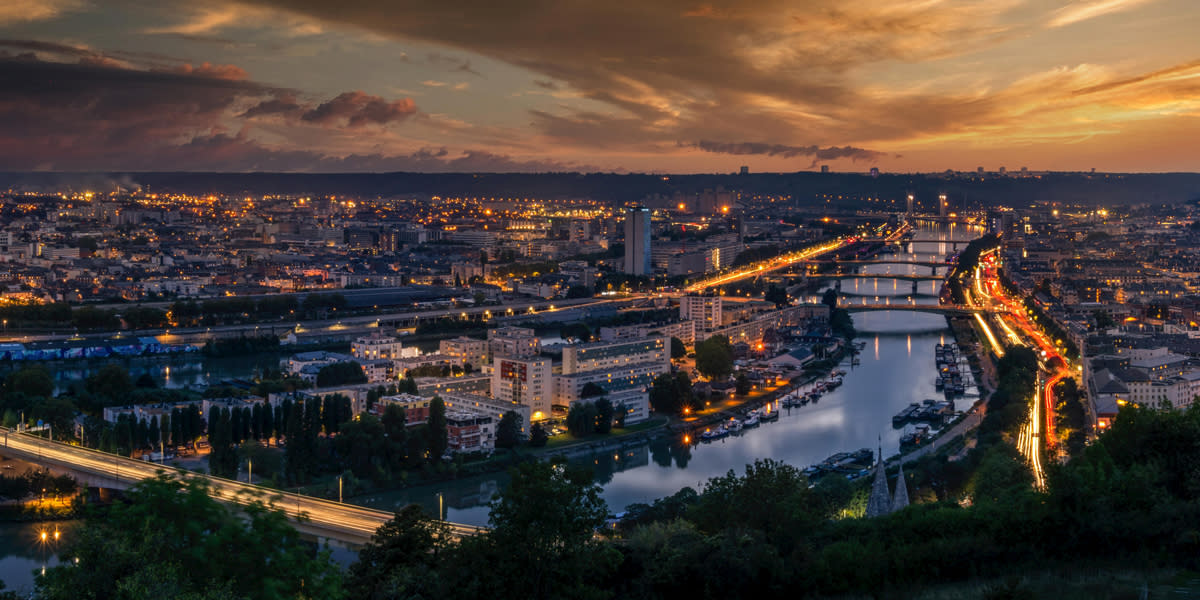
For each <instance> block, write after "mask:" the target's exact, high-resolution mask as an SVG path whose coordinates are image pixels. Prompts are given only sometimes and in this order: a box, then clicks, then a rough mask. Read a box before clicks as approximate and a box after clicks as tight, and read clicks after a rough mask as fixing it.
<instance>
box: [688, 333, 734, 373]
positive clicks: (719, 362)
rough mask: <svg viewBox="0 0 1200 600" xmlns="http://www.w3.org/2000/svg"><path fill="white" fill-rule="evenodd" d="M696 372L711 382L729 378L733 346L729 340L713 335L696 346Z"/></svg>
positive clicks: (731, 369)
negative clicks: (711, 380)
mask: <svg viewBox="0 0 1200 600" xmlns="http://www.w3.org/2000/svg"><path fill="white" fill-rule="evenodd" d="M696 370H698V371H700V374H701V375H704V376H705V377H707V378H709V379H713V380H720V379H725V378H727V377H729V375H730V374H731V373H733V346H732V345H731V344H730V343H729V338H728V337H725V336H723V335H714V336H712V337H710V338H708V339H707V340H704V341H703V342H700V343H698V344H696Z"/></svg>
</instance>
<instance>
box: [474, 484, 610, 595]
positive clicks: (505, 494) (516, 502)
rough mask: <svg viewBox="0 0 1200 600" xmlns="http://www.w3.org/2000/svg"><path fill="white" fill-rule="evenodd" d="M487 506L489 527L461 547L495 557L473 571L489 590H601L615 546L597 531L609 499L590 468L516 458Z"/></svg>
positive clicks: (512, 592) (549, 592) (500, 592)
mask: <svg viewBox="0 0 1200 600" xmlns="http://www.w3.org/2000/svg"><path fill="white" fill-rule="evenodd" d="M490 508H491V513H490V516H489V522H490V524H491V528H492V529H491V531H490V532H488V533H487V534H486V536H483V537H482V538H481V539H480V541H479V542H477V545H469V546H468V548H467V549H465V550H463V552H466V553H474V554H476V556H477V557H479V558H482V557H487V558H490V559H491V560H494V561H496V563H495V565H494V567H493V568H492V569H479V570H477V571H475V572H474V573H472V574H471V576H474V577H478V578H480V582H479V583H480V584H484V583H485V582H486V583H485V584H486V585H487V586H489V587H493V588H494V589H493V595H494V597H497V598H530V599H534V600H538V599H547V598H599V597H602V596H601V593H602V591H601V590H602V589H603V587H604V585H605V583H606V579H607V577H608V576H609V575H610V574H611V573H612V572H613V571H614V569H615V568H616V565H617V564H618V563H619V562H620V552H618V551H617V550H616V549H615V548H613V547H612V546H611V545H609V544H606V543H604V542H602V541H600V540H597V539H596V536H595V532H596V530H597V529H598V528H599V527H600V526H602V525H603V524H604V519H605V517H607V516H608V507H607V506H605V504H604V500H602V499H601V498H600V488H599V486H597V485H595V484H594V483H592V480H591V475H590V473H587V472H583V471H579V470H576V469H571V468H562V467H560V466H557V465H553V464H550V463H547V462H531V463H525V464H522V465H520V466H518V467H516V468H515V469H513V470H512V481H511V482H510V483H509V485H508V487H507V488H506V489H505V490H504V491H502V492H500V494H499V496H498V497H497V499H496V500H494V501H492V503H491V504H490ZM479 555H482V557H481V556H479ZM463 558H470V556H465V557H463ZM452 572H453V571H452ZM456 583H457V582H456ZM468 585H470V582H468ZM477 585H478V584H477ZM472 587H474V586H472Z"/></svg>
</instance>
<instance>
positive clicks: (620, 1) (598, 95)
mask: <svg viewBox="0 0 1200 600" xmlns="http://www.w3.org/2000/svg"><path fill="white" fill-rule="evenodd" d="M253 4H254V5H255V6H259V7H261V6H263V5H264V4H267V5H273V6H275V7H277V8H280V9H283V10H285V11H288V12H290V13H292V14H296V15H302V16H303V17H305V18H312V19H316V20H317V21H320V22H323V23H328V24H334V25H339V24H340V25H350V26H354V27H359V28H363V29H366V30H370V31H372V32H375V33H380V34H383V35H389V36H392V37H394V38H396V39H403V40H423V41H427V42H430V43H436V44H440V45H443V46H449V47H452V48H457V49H460V50H463V51H465V52H471V53H475V54H478V55H481V56H486V57H489V58H492V59H496V60H500V61H504V62H507V63H509V64H511V65H515V66H518V67H521V68H525V69H528V70H530V71H533V72H535V73H538V74H539V75H541V76H542V77H540V78H538V79H537V80H536V81H537V82H540V83H537V84H538V85H540V86H541V87H544V88H545V89H553V88H552V87H551V86H549V85H542V84H543V83H551V82H556V84H561V85H562V86H565V87H569V88H570V89H571V90H572V91H574V92H576V93H578V95H579V96H580V97H582V98H587V99H591V100H595V101H597V102H601V103H603V104H605V105H608V106H610V107H612V108H613V109H614V111H616V112H614V113H613V114H608V115H602V116H601V117H602V118H596V115H598V114H599V111H596V110H594V109H592V108H589V109H588V110H590V111H591V113H586V114H585V113H583V112H579V111H580V109H579V108H577V107H576V108H571V107H563V108H561V109H560V110H559V111H558V112H554V113H553V114H550V113H549V112H547V111H545V110H544V109H543V111H542V114H536V115H534V117H535V118H534V124H535V126H538V127H546V129H544V130H543V131H544V132H546V133H548V134H550V135H552V136H554V137H556V138H557V139H559V140H560V141H563V142H566V141H570V142H572V143H573V144H575V145H577V146H582V147H588V146H593V147H594V146H609V145H610V143H611V140H612V138H613V137H614V136H613V134H612V132H611V130H610V129H607V128H606V127H604V126H603V125H602V124H601V123H602V121H606V120H607V121H613V122H616V123H617V124H618V125H619V126H620V127H621V128H622V129H623V130H624V131H626V132H628V133H631V134H633V136H634V137H635V138H637V139H652V140H654V141H656V142H657V143H660V144H673V143H674V140H680V139H723V138H724V139H729V136H730V134H731V133H732V132H730V131H728V130H727V129H728V128H726V127H725V125H724V124H723V123H724V122H725V121H727V120H728V118H729V115H731V114H739V113H740V114H747V115H753V118H745V119H741V120H743V121H753V122H754V124H755V125H759V126H764V127H769V128H762V129H756V130H755V131H763V132H768V135H770V136H773V137H775V138H776V139H774V140H772V141H774V142H778V143H783V142H785V141H786V140H788V139H806V140H813V141H815V142H818V143H821V144H822V145H829V144H830V143H831V142H833V141H838V142H839V143H840V142H842V141H843V140H850V141H856V140H865V139H872V140H874V139H881V138H880V137H877V136H876V132H878V131H887V132H889V136H891V137H903V136H904V135H905V132H908V133H916V132H921V131H922V130H924V129H926V128H934V127H936V125H937V123H936V120H935V119H932V118H930V117H929V116H928V115H927V116H926V118H923V119H922V120H921V121H920V122H917V123H905V122H903V121H900V120H898V119H895V118H894V117H893V115H892V113H891V112H890V111H889V108H890V106H889V104H890V100H889V99H884V98H880V97H879V96H878V94H874V93H866V92H864V91H862V90H861V86H860V84H859V83H858V82H857V81H856V80H855V79H854V75H855V74H854V73H853V72H854V71H855V70H856V69H859V68H861V67H866V66H870V65H879V64H884V63H887V62H891V61H899V62H917V61H922V60H929V59H933V58H942V57H945V56H949V55H951V54H954V53H959V52H968V51H970V50H972V49H978V48H980V47H982V46H984V45H987V44H991V43H995V41H996V39H997V38H998V36H1002V35H1005V34H1006V31H1005V29H1004V27H1002V26H998V25H996V23H997V22H999V20H998V19H996V18H994V17H996V15H997V14H999V13H1001V12H1003V10H1006V9H1005V8H1004V6H1003V5H1004V4H1005V3H995V2H990V1H986V0H963V1H961V2H954V3H938V2H905V3H881V2H877V1H876V0H810V1H806V2H803V3H797V2H791V1H787V0H760V1H758V2H753V3H749V2H745V1H743V0H714V1H710V2H703V3H699V2H696V1H695V0H657V1H654V2H645V1H641V0H605V1H600V0H594V1H588V0H585V1H581V2H568V3H551V4H547V3H545V2H543V1H542V0H515V1H514V2H500V3H498V2H494V1H493V0H462V1H460V2H453V3H447V2H442V1H441V0H362V1H359V2H353V3H329V2H325V1H324V0H259V1H255V2H254V3H253ZM912 96H913V97H914V98H917V99H919V100H924V99H925V97H924V95H923V94H918V93H914V94H912ZM629 116H632V117H634V118H636V119H638V120H640V123H637V124H634V123H629V122H624V121H623V120H624V119H626V118H628V117H629ZM945 125H947V126H950V127H953V126H956V125H957V124H956V123H946V124H945ZM568 128H573V129H574V130H575V134H574V137H572V138H571V139H570V140H567V139H566V138H565V137H564V136H561V135H559V134H560V133H561V132H563V131H564V130H566V129H568Z"/></svg>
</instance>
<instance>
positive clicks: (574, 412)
mask: <svg viewBox="0 0 1200 600" xmlns="http://www.w3.org/2000/svg"><path fill="white" fill-rule="evenodd" d="M597 416H598V413H597V411H596V404H595V403H594V402H575V403H572V404H571V407H570V408H569V409H567V431H569V432H570V433H571V435H572V436H574V437H577V438H582V437H587V436H589V435H591V434H593V433H595V432H596V418H597Z"/></svg>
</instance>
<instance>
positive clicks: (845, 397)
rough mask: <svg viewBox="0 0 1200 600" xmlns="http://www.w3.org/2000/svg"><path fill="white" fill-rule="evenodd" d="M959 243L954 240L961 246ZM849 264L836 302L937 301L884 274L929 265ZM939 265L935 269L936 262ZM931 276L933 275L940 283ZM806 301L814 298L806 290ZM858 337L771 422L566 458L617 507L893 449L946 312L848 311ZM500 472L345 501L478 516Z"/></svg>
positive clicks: (917, 254) (971, 232)
mask: <svg viewBox="0 0 1200 600" xmlns="http://www.w3.org/2000/svg"><path fill="white" fill-rule="evenodd" d="M917 235H918V236H919V237H920V238H922V239H925V238H932V237H938V238H941V239H945V240H969V239H973V238H975V237H978V236H979V235H981V231H980V230H978V229H976V228H967V227H963V226H961V225H955V226H953V227H946V226H943V227H922V228H920V229H919V230H918V233H917ZM913 246H914V247H913V248H912V251H913V253H912V254H907V253H905V254H900V255H897V258H900V259H915V260H922V261H935V260H943V259H944V258H945V256H946V254H947V253H949V252H951V251H952V250H953V247H952V246H951V245H950V244H945V243H917V244H914V245H913ZM960 248H961V246H960ZM858 269H859V270H858V271H856V272H857V273H867V274H878V275H880V277H879V278H844V279H842V280H841V281H842V302H843V304H845V305H848V306H849V307H850V308H851V310H852V311H853V306H854V305H855V304H884V303H891V304H903V305H911V304H917V305H920V304H926V305H936V304H937V296H936V295H937V293H938V291H939V289H938V287H935V284H934V283H932V282H930V281H924V282H918V294H917V295H912V293H911V292H912V281H909V280H898V279H893V278H888V277H886V275H888V274H893V275H895V274H901V275H910V274H929V273H930V267H928V266H918V265H882V264H880V265H865V266H860V267H858ZM937 272H938V274H943V273H944V268H939V269H938V271H937ZM939 285H940V284H939ZM812 301H816V298H813V299H812ZM852 315H853V318H854V324H855V328H856V329H857V330H858V334H859V337H858V340H859V341H863V342H866V346H865V347H864V349H863V352H862V354H861V355H860V357H859V358H860V361H861V364H859V365H857V366H851V365H850V364H849V363H848V362H847V363H844V364H843V366H842V367H841V368H843V369H845V370H846V371H847V372H848V374H847V375H846V377H845V378H844V379H845V384H844V385H842V386H841V387H840V388H838V389H837V390H835V391H834V392H832V393H829V394H826V395H824V396H823V397H822V398H821V399H820V401H819V402H818V403H815V404H809V405H808V406H804V407H800V408H793V409H783V412H782V416H781V417H780V419H779V421H777V422H773V423H763V424H762V425H761V426H759V427H758V428H756V429H751V430H747V431H743V432H741V433H740V434H735V435H732V436H729V437H727V438H724V439H721V440H718V441H715V442H712V443H699V444H697V443H694V442H693V443H690V444H685V443H684V442H683V440H682V438H679V439H660V440H656V441H653V442H644V443H641V444H638V445H635V446H627V447H624V448H621V449H619V450H612V449H609V450H604V451H596V452H594V453H593V454H592V455H591V456H586V457H580V458H575V459H573V461H574V462H575V463H576V464H580V465H584V466H590V467H591V468H592V469H593V471H594V472H595V479H596V482H597V483H599V484H600V485H601V486H602V487H603V492H602V496H603V498H604V500H605V501H606V502H607V503H608V506H609V510H610V511H612V512H614V513H616V512H620V511H622V510H624V509H625V507H627V506H628V505H629V504H632V503H639V502H643V503H648V502H652V501H653V500H654V499H656V498H661V497H664V496H668V495H671V494H673V493H675V492H677V491H679V490H680V489H681V488H683V487H688V486H690V487H693V488H697V489H699V488H701V487H702V486H703V483H704V482H705V481H706V480H707V479H709V478H711V477H715V476H720V475H724V474H725V473H726V472H728V471H729V470H734V471H735V472H739V473H740V472H742V470H743V469H744V467H745V465H747V464H749V463H752V462H754V461H755V460H756V459H761V458H773V459H776V460H781V461H783V462H786V463H788V464H791V465H795V466H797V467H800V468H803V467H806V466H808V465H811V464H813V463H817V462H820V461H821V460H824V459H825V458H826V457H828V456H829V455H831V454H834V453H836V452H841V451H847V450H858V449H860V448H871V449H875V448H876V447H877V446H882V450H883V452H884V454H885V455H889V456H890V455H893V454H896V453H897V452H898V451H899V444H900V436H901V435H902V433H903V430H902V429H897V428H894V427H892V421H891V419H892V416H893V415H894V414H896V413H897V412H899V411H900V410H901V409H903V408H904V407H906V406H908V404H910V403H912V402H920V401H922V400H924V399H927V398H936V399H942V398H944V396H943V395H942V393H941V392H940V391H938V390H937V389H936V388H935V387H934V375H935V373H936V366H935V362H934V346H935V345H937V344H939V343H946V342H950V341H953V339H952V337H951V332H950V328H949V326H948V324H947V322H946V318H945V316H943V315H941V314H939V313H935V312H919V311H911V310H904V311H899V310H897V311H888V310H884V311H871V312H852ZM977 397H978V391H977V390H975V389H974V388H971V389H968V393H967V395H966V396H965V397H960V398H958V399H957V400H956V402H955V404H956V406H955V408H956V409H958V410H965V409H966V408H968V407H969V406H970V405H971V404H972V403H973V402H974V401H975V400H976V399H977ZM507 479H508V478H507V475H505V474H489V475H482V476H476V477H469V478H464V479H460V480H456V481H451V482H444V483H439V484H433V485H427V486H420V487H415V488H410V489H407V490H402V491H397V492H390V493H384V494H374V495H369V496H364V497H360V498H356V499H354V500H353V501H354V502H357V503H361V504H364V505H368V506H372V507H375V508H380V509H384V510H393V509H396V508H399V507H401V506H404V505H406V504H409V503H418V504H421V505H422V506H424V507H425V508H426V509H427V510H428V511H429V513H430V514H432V515H437V514H439V513H440V514H441V515H443V517H444V518H445V519H447V520H449V521H454V522H458V523H467V524H472V525H486V524H487V518H488V508H487V502H488V501H489V500H490V499H491V498H492V497H493V495H494V494H495V493H496V492H497V491H498V490H500V489H503V487H504V486H505V485H506V483H507Z"/></svg>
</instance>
